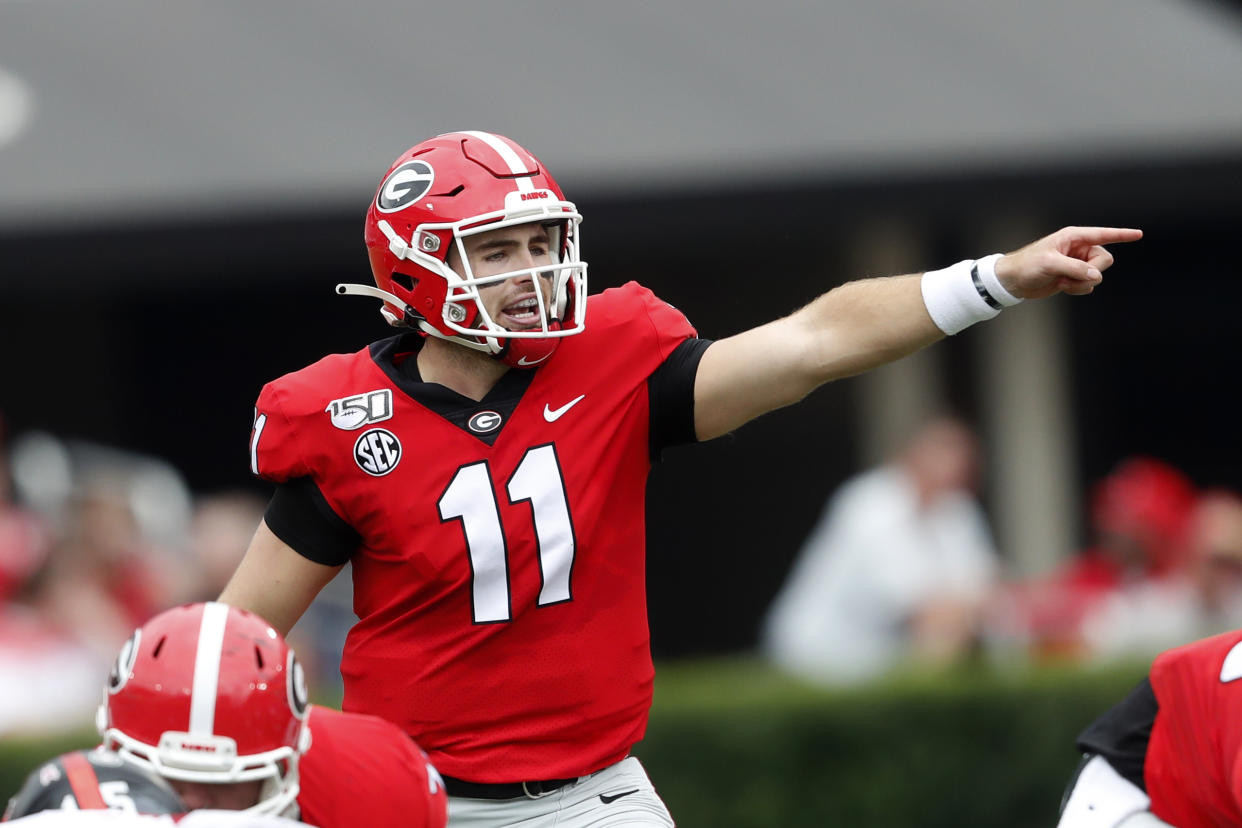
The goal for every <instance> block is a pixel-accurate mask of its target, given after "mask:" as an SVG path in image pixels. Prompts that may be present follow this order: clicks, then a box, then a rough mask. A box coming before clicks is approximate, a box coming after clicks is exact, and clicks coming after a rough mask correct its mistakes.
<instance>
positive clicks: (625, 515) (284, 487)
mask: <svg viewBox="0 0 1242 828" xmlns="http://www.w3.org/2000/svg"><path fill="white" fill-rule="evenodd" d="M580 219H581V216H580V214H579V212H578V210H577V208H576V207H575V206H574V204H573V203H571V202H569V201H567V200H566V199H565V197H564V195H563V194H562V192H561V190H560V189H559V187H558V186H557V184H556V182H555V181H554V180H553V179H552V177H551V176H550V175H549V174H548V171H547V169H546V168H545V167H544V166H543V165H542V164H541V163H540V162H539V160H538V159H536V158H535V157H534V156H533V155H532V154H531V153H529V152H528V151H527V150H526V149H524V148H523V147H522V146H520V145H519V144H517V143H516V142H514V141H512V140H510V139H508V138H505V137H503V136H500V135H495V134H492V133H486V132H458V133H449V134H445V135H440V136H438V137H436V138H433V139H431V140H428V141H425V142H423V143H421V144H418V145H417V146H414V147H412V148H411V149H410V150H408V151H407V152H405V153H404V154H403V155H401V156H400V157H399V158H398V159H397V160H396V162H395V163H393V165H392V166H391V167H390V168H389V170H388V172H387V174H386V175H385V176H384V178H383V180H382V181H381V183H380V185H379V189H378V191H377V193H376V196H375V198H374V200H373V201H372V202H371V205H370V208H369V210H368V213H367V218H366V228H365V238H366V244H367V248H368V250H369V254H370V259H371V267H372V274H373V276H374V280H375V285H376V286H375V287H370V286H360V285H342V286H338V292H341V293H360V294H363V295H367V296H372V297H375V298H378V299H381V300H382V301H383V311H382V312H383V314H384V317H385V318H386V319H387V320H388V321H389V322H390V323H392V324H394V325H396V326H398V327H400V328H402V329H403V332H401V333H398V334H397V335H395V336H393V337H391V338H389V339H384V340H381V341H379V342H376V343H374V344H372V345H371V346H369V347H367V348H363V349H362V350H360V351H357V352H356V353H353V354H342V355H334V356H328V357H326V358H324V359H322V360H320V361H318V362H316V363H314V364H313V365H311V366H309V367H307V368H305V369H303V370H300V371H296V372H294V373H292V374H288V375H286V376H284V377H281V378H280V379H277V380H275V381H274V382H271V383H269V384H268V385H266V386H265V387H264V388H263V390H262V391H261V393H260V395H259V398H258V402H257V404H256V410H255V419H254V427H253V430H252V433H251V441H250V461H251V470H252V471H253V472H254V473H255V474H257V475H259V476H260V477H262V478H264V479H266V480H269V481H272V482H274V483H275V484H276V491H275V494H274V496H273V499H272V502H271V504H270V506H269V508H268V511H267V514H266V517H265V518H264V521H263V522H262V523H261V524H260V527H259V530H258V532H257V534H256V535H255V538H254V540H253V541H252V543H251V546H250V548H249V549H248V551H247V553H246V556H245V558H244V559H243V561H242V563H241V564H240V566H239V568H238V570H237V572H236V573H234V576H233V578H232V580H231V581H230V583H229V585H228V586H227V587H226V588H225V590H224V592H223V593H222V595H221V598H220V600H222V601H224V602H227V603H232V604H236V605H238V606H242V607H246V608H248V609H251V610H253V611H255V612H257V613H258V614H260V615H262V616H263V617H264V618H267V619H268V620H270V621H271V622H272V623H273V624H274V625H275V626H276V627H277V629H280V630H288V629H289V628H290V627H291V626H292V625H293V623H294V622H295V621H296V620H297V619H298V618H299V617H300V616H301V614H302V613H303V611H304V610H305V608H306V607H307V606H308V605H309V603H310V602H311V600H312V599H313V598H314V596H315V595H316V594H317V592H318V591H319V590H320V589H321V588H322V587H323V586H324V584H326V583H327V582H328V581H329V580H330V579H331V578H332V577H333V576H334V575H335V574H336V573H337V572H338V571H339V569H340V568H341V566H343V565H344V564H345V563H346V562H352V566H353V578H354V592H355V601H354V606H355V609H356V610H357V612H358V615H359V621H358V623H357V624H356V625H355V626H354V627H353V629H352V630H351V631H350V634H349V637H348V640H347V642H346V645H345V652H344V655H343V659H342V665H341V671H342V675H343V677H344V680H345V700H344V707H345V709H347V710H356V711H363V712H367V713H373V714H377V715H380V716H382V717H384V718H386V719H389V720H391V721H393V722H396V723H397V724H398V725H400V726H401V727H402V728H404V729H405V730H406V731H407V732H408V733H410V734H411V735H412V736H414V737H415V738H417V739H418V741H419V743H420V744H421V745H423V746H424V747H425V748H426V749H427V751H428V753H429V754H430V756H431V759H432V761H433V762H434V763H435V764H436V767H438V768H439V769H440V771H441V773H443V774H444V775H445V777H444V778H445V784H446V786H447V787H448V792H449V810H450V820H451V823H452V824H453V825H454V826H467V825H507V824H512V823H519V822H520V823H522V824H524V825H536V824H545V823H544V822H541V821H540V820H544V819H546V820H548V823H547V824H551V822H552V821H555V823H556V824H557V825H564V826H585V825H591V824H604V823H605V822H607V823H608V824H620V823H621V822H625V823H626V824H632V825H653V826H654V825H670V824H672V821H671V818H670V817H669V815H668V812H667V810H666V809H665V807H664V805H663V803H662V802H661V801H660V799H659V797H658V796H657V795H656V793H655V791H654V789H653V788H652V786H651V784H650V782H649V781H648V780H647V778H646V775H645V773H644V772H643V770H642V768H641V766H640V765H639V764H638V762H637V760H636V759H634V758H633V757H629V751H630V748H631V746H632V745H634V744H635V743H636V742H637V741H638V740H639V739H641V738H642V736H643V732H644V729H645V727H646V722H647V712H648V708H649V706H650V702H651V690H652V677H653V670H652V663H651V656H650V649H649V641H648V629H647V617H646V599H645V590H644V579H645V569H644V554H645V553H644V544H645V537H644V531H645V530H644V514H643V509H644V489H645V484H646V479H647V474H648V471H649V469H650V467H651V464H652V461H653V458H655V457H658V455H659V453H660V451H661V450H662V449H663V448H665V447H667V446H670V445H675V444H678V443H689V442H694V441H696V440H709V439H712V438H714V437H718V436H720V435H723V434H725V433H727V432H729V431H731V430H733V429H735V428H737V427H738V426H741V425H742V424H743V423H745V422H747V421H748V420H751V419H753V418H754V417H757V416H759V415H760V414H763V413H764V412H766V411H770V410H772V409H774V408H778V407H780V406H783V405H787V404H790V403H793V402H796V401H798V400H800V399H802V398H803V397H804V396H806V395H807V394H808V393H809V392H810V391H812V390H813V389H815V388H816V387H817V386H819V385H821V384H822V383H824V382H827V381H829V380H832V379H834V378H837V377H843V376H847V375H850V374H856V373H859V372H861V371H865V370H867V369H868V368H871V367H873V366H876V365H880V364H882V363H884V362H888V361H890V360H892V359H895V358H897V357H899V356H901V355H903V354H906V353H909V352H911V351H914V350H916V349H918V348H920V347H922V346H925V345H928V344H930V343H932V342H934V341H936V340H938V339H940V338H941V337H943V336H944V335H945V334H946V333H954V332H956V331H958V330H961V329H963V328H964V327H966V326H967V325H969V324H971V323H973V322H976V321H980V320H982V319H986V318H990V317H991V316H994V315H996V313H997V312H998V311H999V309H1000V308H1002V307H1004V306H1005V305H1009V304H1015V303H1017V302H1018V301H1021V299H1022V298H1032V297H1041V296H1048V295H1051V294H1054V293H1059V292H1065V293H1071V294H1083V293H1089V292H1090V291H1091V290H1092V289H1093V288H1094V287H1095V286H1096V284H1098V283H1099V281H1100V279H1101V275H1100V272H1101V271H1102V270H1104V269H1105V268H1107V267H1108V266H1109V265H1110V264H1111V263H1112V256H1111V255H1110V254H1109V253H1108V252H1107V251H1106V250H1105V249H1104V248H1103V247H1102V245H1104V244H1107V243H1111V242H1122V241H1132V240H1134V239H1137V238H1139V237H1140V235H1141V233H1140V232H1139V231H1137V230H1125V229H1110V228H1066V229H1063V230H1061V231H1058V232H1057V233H1054V234H1052V235H1051V236H1048V237H1046V238H1044V239H1041V240H1039V241H1036V242H1034V243H1032V244H1030V245H1028V246H1026V247H1024V248H1022V249H1021V250H1019V251H1017V252H1015V253H1012V254H1010V255H1007V256H1001V255H999V254H998V255H993V256H989V257H986V258H984V259H981V260H979V261H978V262H974V261H967V262H961V263H958V264H957V265H954V266H952V267H950V268H946V269H944V270H941V271H936V272H933V273H928V274H925V275H917V274H916V275H909V276H904V277H893V278H882V279H866V280H862V281H857V282H852V283H849V284H846V285H843V286H841V287H838V288H836V289H834V290H832V291H830V292H828V293H827V294H825V295H824V296H822V297H820V298H819V299H817V300H815V301H813V302H812V303H811V304H809V305H807V306H806V307H804V308H802V309H801V310H799V311H797V312H795V313H793V314H792V315H790V316H787V317H785V318H783V319H780V320H778V321H775V322H771V323H769V324H766V325H762V326H760V327H757V328H755V329H753V330H750V331H747V332H745V333H742V334H739V335H737V336H733V337H729V338H727V339H722V340H720V341H716V342H712V341H709V340H705V339H701V338H699V337H698V336H697V334H696V332H695V330H694V328H693V327H692V326H691V325H690V323H689V322H688V321H687V319H686V318H685V317H684V316H683V315H682V314H681V312H680V311H678V310H676V309H674V308H672V307H671V306H669V305H668V304H666V303H664V302H662V301H660V300H659V299H658V298H656V297H655V296H654V295H653V294H652V293H651V292H650V291H649V290H647V289H645V288H643V287H641V286H640V285H638V284H636V283H633V282H631V283H629V284H626V285H624V286H622V287H620V288H617V289H613V290H607V291H604V292H602V293H599V294H596V295H593V296H590V297H589V299H588V296H587V265H586V263H585V262H584V261H583V260H582V257H581V238H580V234H579V221H580ZM588 311H589V313H588ZM588 322H589V324H588Z"/></svg>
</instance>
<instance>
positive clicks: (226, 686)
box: [96, 602, 310, 816]
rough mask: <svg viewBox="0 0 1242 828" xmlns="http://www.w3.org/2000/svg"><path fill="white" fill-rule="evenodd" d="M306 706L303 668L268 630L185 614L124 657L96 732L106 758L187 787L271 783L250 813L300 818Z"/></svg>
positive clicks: (239, 615) (214, 612)
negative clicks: (191, 784)
mask: <svg viewBox="0 0 1242 828" xmlns="http://www.w3.org/2000/svg"><path fill="white" fill-rule="evenodd" d="M306 706H307V691H306V679H305V676H304V674H303V672H302V667H301V665H300V664H298V662H297V659H296V657H295V656H294V654H293V651H292V650H290V649H289V646H288V645H287V644H286V643H285V641H284V639H283V638H282V637H281V636H280V634H279V633H277V632H276V630H275V629H273V628H272V626H271V625H270V624H268V623H267V622H266V621H264V620H263V619H261V618H259V617H258V616H257V615H254V614H252V613H249V612H246V611H244V610H240V609H237V608H236V607H230V606H228V605H226V604H220V603H215V602H212V603H205V604H187V605H185V606H181V607H176V608H174V609H170V610H167V611H165V612H163V613H160V614H159V615H157V616H155V618H153V619H151V620H150V621H148V622H147V623H146V624H144V625H143V626H142V627H140V628H139V629H138V630H136V631H135V632H134V634H133V635H132V636H131V637H130V639H129V640H128V641H126V642H125V644H124V645H123V646H122V647H121V652H120V654H119V655H118V656H117V660H116V664H115V665H114V666H113V669H112V674H111V676H109V678H108V684H107V687H106V688H105V689H104V699H103V704H102V705H100V707H99V713H98V716H97V720H96V724H97V726H98V728H99V732H100V735H101V736H102V737H103V746H102V747H103V749H104V750H110V751H114V752H116V753H118V754H119V755H120V756H121V758H123V759H125V760H126V761H128V762H131V763H133V764H135V765H137V766H139V767H142V768H147V769H150V770H154V771H155V772H156V773H158V774H159V775H161V776H163V777H165V778H167V779H179V780H184V781H188V782H204V783H220V784H227V783H234V782H249V781H252V780H256V779H258V780H263V785H262V787H261V789H260V794H259V801H258V803H257V804H256V805H255V806H254V807H253V808H250V809H248V810H252V811H256V812H260V813H270V814H280V815H283V816H296V814H297V804H296V799H297V795H298V757H299V756H301V754H302V753H304V752H305V751H306V749H307V748H308V747H309V746H310V731H309V730H308V729H307V728H306V727H305V718H306Z"/></svg>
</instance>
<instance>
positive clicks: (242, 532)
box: [177, 490, 357, 695]
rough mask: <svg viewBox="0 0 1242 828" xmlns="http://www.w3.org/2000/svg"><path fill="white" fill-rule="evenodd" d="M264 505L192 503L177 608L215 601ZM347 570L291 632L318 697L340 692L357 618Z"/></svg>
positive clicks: (251, 499) (232, 498) (238, 497)
mask: <svg viewBox="0 0 1242 828" xmlns="http://www.w3.org/2000/svg"><path fill="white" fill-rule="evenodd" d="M266 508H267V501H266V500H265V499H264V498H262V497H260V496H259V495H257V494H254V493H252V492H249V491H240V490H235V491H225V492H218V493H215V494H210V495H203V496H201V497H199V498H197V499H196V501H195V503H194V510H193V516H192V517H191V519H190V533H189V549H190V555H191V558H192V559H193V561H194V566H193V567H190V568H187V569H186V574H187V576H188V577H187V578H186V579H185V582H184V583H183V584H182V590H181V595H182V596H183V597H182V599H181V600H180V601H178V602H177V603H192V602H197V601H214V600H215V598H216V596H218V595H219V594H220V593H221V591H223V589H224V585H225V584H226V583H228V580H229V578H230V577H231V576H232V574H233V571H234V570H235V569H236V568H237V564H238V562H239V561H241V559H242V555H243V554H245V552H246V548H247V547H248V546H249V545H250V539H251V537H252V536H253V535H254V528H255V527H256V526H258V525H259V521H260V520H262V518H263V513H264V511H265V510H266ZM348 570H349V567H348V566H346V568H345V571H343V572H341V573H340V574H338V575H337V576H336V578H334V579H333V580H332V582H331V583H329V585H328V586H327V587H326V588H324V590H323V591H322V592H320V593H319V595H317V596H316V597H315V600H314V601H313V602H312V603H311V605H310V607H309V608H308V609H307V611H306V613H305V614H304V615H303V616H302V618H301V619H300V620H299V621H298V623H297V624H296V625H295V626H294V628H293V629H292V630H291V631H290V632H289V636H288V638H289V643H290V645H291V646H293V647H294V648H295V649H296V651H297V652H298V655H299V660H300V661H301V662H302V666H303V669H305V671H306V675H307V679H308V681H309V682H310V685H311V688H312V690H313V691H315V692H316V693H317V694H327V695H337V694H339V693H340V691H341V673H340V663H341V651H342V650H343V649H344V647H345V636H346V634H347V633H348V632H349V628H350V627H351V626H353V623H354V621H356V620H357V617H356V616H355V615H354V613H353V603H352V602H353V588H352V582H351V580H350V573H349V571H348Z"/></svg>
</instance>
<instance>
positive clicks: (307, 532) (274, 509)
mask: <svg viewBox="0 0 1242 828" xmlns="http://www.w3.org/2000/svg"><path fill="white" fill-rule="evenodd" d="M263 520H264V521H265V522H266V523H267V527H268V528H269V529H271V530H272V534H274V535H275V536H276V537H278V538H280V539H281V540H282V541H284V542H285V543H287V544H289V546H290V547H292V548H293V550H294V551H295V552H297V553H298V554H299V555H301V556H302V557H304V558H306V559H307V560H310V561H314V562H315V563H320V564H324V565H326V566H341V565H343V564H345V563H347V562H348V561H349V559H350V558H351V557H353V554H354V552H355V550H357V549H358V545H359V544H360V543H361V542H362V537H361V535H359V534H358V532H357V531H356V530H355V529H354V527H352V526H350V525H349V524H348V523H346V522H345V520H344V519H343V518H341V516H340V515H338V514H337V513H336V512H335V511H333V509H332V507H331V506H330V505H329V504H328V501H327V499H326V498H325V497H324V496H323V493H322V492H320V491H319V487H318V486H316V485H315V481H314V480H312V479H311V478H309V477H295V478H293V479H291V480H288V481H286V482H284V483H281V484H279V485H278V486H277V487H276V492H275V494H273V495H272V500H271V502H270V503H268V505H267V511H266V512H265V513H264V515H263Z"/></svg>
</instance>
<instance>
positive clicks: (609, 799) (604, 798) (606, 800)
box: [599, 788, 638, 805]
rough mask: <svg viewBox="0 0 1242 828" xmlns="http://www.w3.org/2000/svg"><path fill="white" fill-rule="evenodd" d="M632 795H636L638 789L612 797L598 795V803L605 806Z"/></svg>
mask: <svg viewBox="0 0 1242 828" xmlns="http://www.w3.org/2000/svg"><path fill="white" fill-rule="evenodd" d="M632 793H638V788H635V789H634V790H632V791H623V792H622V793H619V794H613V795H612V796H609V795H608V794H600V795H599V801H600V802H602V803H604V804H605V805H607V804H608V803H609V802H615V801H616V800H618V799H620V798H621V797H623V796H629V795H630V794H632Z"/></svg>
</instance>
